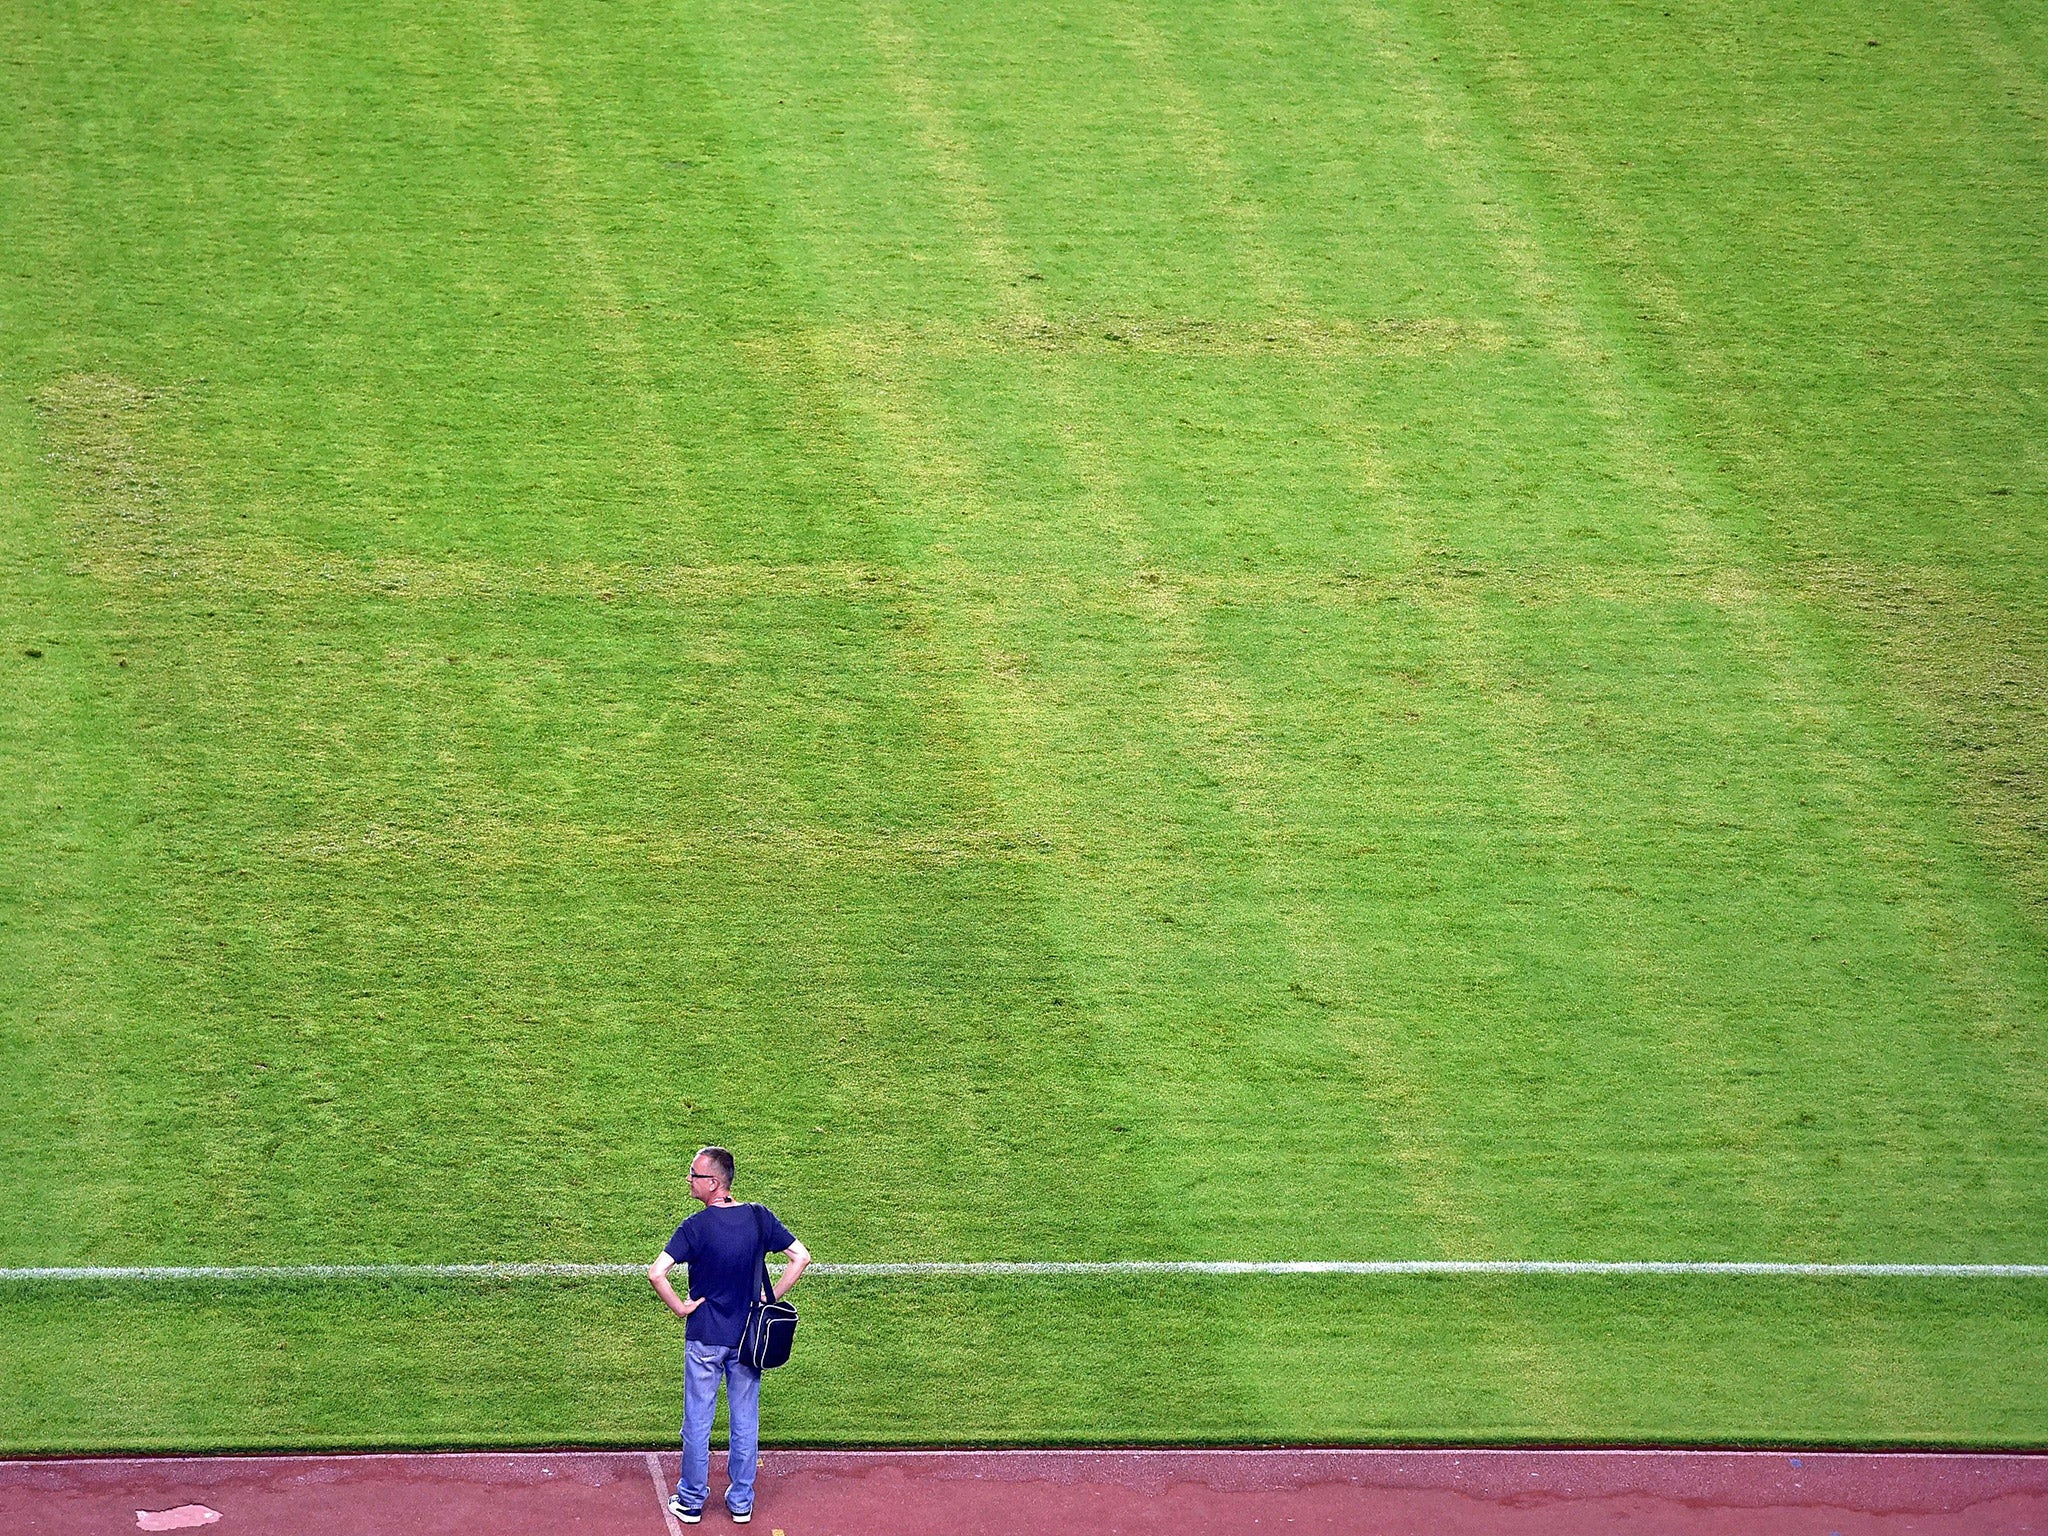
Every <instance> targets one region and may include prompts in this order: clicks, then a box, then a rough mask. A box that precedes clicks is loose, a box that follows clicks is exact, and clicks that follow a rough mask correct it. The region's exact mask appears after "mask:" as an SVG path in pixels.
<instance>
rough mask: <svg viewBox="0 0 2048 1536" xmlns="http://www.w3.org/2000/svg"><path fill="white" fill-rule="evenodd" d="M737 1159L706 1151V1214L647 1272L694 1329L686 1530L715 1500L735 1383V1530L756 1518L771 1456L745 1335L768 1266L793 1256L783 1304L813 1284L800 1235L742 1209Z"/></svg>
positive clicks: (682, 1502) (680, 1496)
mask: <svg viewBox="0 0 2048 1536" xmlns="http://www.w3.org/2000/svg"><path fill="white" fill-rule="evenodd" d="M732 1175H733V1161H732V1154H731V1153H730V1152H728V1151H726V1150H725V1148H723V1147H706V1148H705V1149H704V1150H703V1151H702V1152H699V1153H698V1154H697V1157H696V1160H695V1161H694V1162H692V1163H691V1164H690V1195H691V1198H693V1199H695V1200H698V1201H701V1202H702V1203H703V1206H704V1209H703V1210H701V1211H699V1212H697V1214H696V1215H694V1216H692V1217H691V1218H690V1219H689V1220H688V1221H686V1222H684V1223H683V1224H682V1225H681V1226H680V1227H677V1228H676V1235H675V1236H674V1237H672V1238H670V1239H669V1240H668V1246H667V1247H666V1248H664V1249H663V1250H662V1251H661V1257H660V1258H658V1259H656V1260H655V1261H654V1262H653V1263H652V1264H650V1265H648V1266H647V1278H648V1280H649V1281H650V1282H651V1283H652V1284H653V1286H654V1289H655V1291H656V1292H657V1293H658V1294H659V1295H660V1297H661V1299H662V1300H663V1301H665V1302H667V1303H668V1307H669V1310H670V1311H671V1312H673V1313H675V1315H676V1316H677V1317H680V1318H682V1319H683V1320H684V1322H685V1323H686V1324H687V1327H686V1328H685V1330H684V1333H683V1475H682V1477H681V1478H680V1479H678V1480H677V1482H676V1496H675V1497H674V1498H672V1499H670V1500H669V1501H668V1509H669V1513H670V1514H672V1515H674V1516H675V1517H676V1518H677V1519H678V1520H680V1521H682V1522H683V1524H685V1525H695V1524H696V1523H697V1522H698V1521H699V1520H702V1519H703V1518H704V1505H705V1503H706V1501H707V1500H709V1499H710V1497H711V1420H712V1416H713V1415H714V1414H716V1413H717V1411H718V1381H719V1378H720V1377H721V1376H722V1377H724V1378H725V1410H726V1418H727V1421H728V1424H729V1426H730V1429H731V1449H730V1451H729V1452H728V1454H727V1456H726V1467H725V1470H726V1478H727V1482H728V1484H729V1486H728V1487H727V1488H726V1490H725V1507H726V1510H727V1511H728V1512H729V1513H730V1514H731V1515H732V1518H733V1523H734V1524H736V1525H745V1524H746V1523H747V1522H748V1521H749V1520H751V1519H752V1518H753V1516H754V1469H755V1467H756V1466H757V1465H758V1464H759V1461H760V1448H761V1373H760V1372H759V1371H757V1370H754V1369H753V1368H752V1367H751V1366H745V1365H742V1364H740V1352H739V1342H740V1332H741V1330H742V1329H743V1328H745V1327H746V1323H747V1309H748V1308H749V1307H750V1306H752V1305H753V1303H754V1301H755V1299H756V1296H757V1292H756V1290H755V1286H756V1284H757V1282H758V1280H759V1278H760V1274H761V1263H762V1260H763V1259H764V1258H765V1257H766V1256H767V1255H768V1254H771V1253H782V1252H785V1251H787V1252H788V1254H789V1267H788V1268H787V1269H785V1270H783V1272H782V1275H781V1278H779V1279H778V1280H777V1281H776V1282H775V1299H776V1300H777V1301H780V1300H782V1298H783V1297H784V1296H786V1295H788V1294H789V1288H790V1287H791V1286H793V1285H795V1284H796V1283H797V1281H798V1280H799V1279H801V1278H802V1277H803V1272H804V1267H805V1266H806V1265H808V1264H809V1263H810V1262H811V1252H810V1250H809V1249H808V1248H806V1247H804V1245H803V1244H802V1243H800V1242H798V1241H797V1240H796V1239H795V1238H794V1237H793V1236H791V1235H790V1230H789V1228H787V1227H785V1226H784V1225H783V1224H782V1223H781V1222H779V1221H777V1220H776V1219H775V1213H774V1212H773V1211H771V1210H769V1209H768V1207H767V1206H765V1205H742V1204H740V1202H739V1201H737V1200H735V1199H733V1197H732ZM678 1264H682V1265H686V1266H688V1268H689V1272H690V1299H689V1300H688V1301H685V1300H683V1299H682V1297H680V1296H678V1295H676V1292H675V1287H674V1286H672V1285H670V1284H669V1279H668V1272H669V1270H670V1269H672V1268H673V1267H674V1266H676V1265H678Z"/></svg>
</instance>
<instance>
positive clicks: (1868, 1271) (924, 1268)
mask: <svg viewBox="0 0 2048 1536" xmlns="http://www.w3.org/2000/svg"><path fill="white" fill-rule="evenodd" d="M646 1272H647V1266H646V1265H644V1264H142V1265H132V1266H113V1265H50V1266H43V1267H35V1268H22V1269H0V1283H7V1282H11V1281H35V1280H165V1281H176V1280H556V1279H565V1280H581V1279H622V1278H626V1277H630V1276H637V1275H644V1274H645V1273H646ZM806 1273H807V1274H812V1275H839V1276H842V1277H845V1278H848V1279H865V1278H874V1277H888V1276H895V1275H957V1276H964V1277H970V1278H973V1277H990V1278H1001V1277H1005V1276H1040V1275H1043V1276H1056V1275H1757V1276H1787V1277H1800V1276H1806V1277H1814V1278H1820V1279H1832V1278H1843V1279H1852V1278H1866V1279H1880V1280H1909V1279H1910V1280H1941V1279H1953V1280H2048V1264H1797V1263H1779V1262H1772V1261H1749V1260H1716V1259H1710V1260H1697V1261H1689V1260H1665V1259H1639V1260H1633V1259H1632V1260H1609V1259H1276V1260H1249V1259H1248V1260H1239V1259H1099V1260H1035V1259H1020V1260H1007V1259H992V1260H978V1259H974V1260H944V1259H940V1260H915V1261H904V1262H901V1263H883V1264H813V1265H812V1266H811V1267H810V1268H809V1270H807V1271H806Z"/></svg>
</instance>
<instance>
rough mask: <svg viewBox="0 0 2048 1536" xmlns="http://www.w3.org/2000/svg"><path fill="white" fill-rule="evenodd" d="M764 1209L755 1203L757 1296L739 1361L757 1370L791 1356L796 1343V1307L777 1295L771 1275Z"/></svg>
mask: <svg viewBox="0 0 2048 1536" xmlns="http://www.w3.org/2000/svg"><path fill="white" fill-rule="evenodd" d="M761 1210H762V1207H761V1206H760V1205H759V1204H758V1203H756V1204H755V1206H754V1252H755V1254H756V1258H755V1261H754V1262H755V1263H756V1265H757V1266H759V1267H758V1268H757V1269H756V1271H755V1275H754V1299H753V1301H752V1302H751V1303H749V1304H748V1306H747V1325H746V1327H744V1328H742V1329H741V1330H740V1364H741V1365H749V1366H752V1367H753V1368H754V1369H755V1370H757V1371H767V1370H773V1369H774V1368H775V1367H776V1366H778V1365H781V1364H782V1363H783V1362H785V1361H786V1360H788V1359H789V1351H790V1348H791V1346H793V1345H794V1344H795V1343H796V1307H795V1305H794V1304H792V1303H790V1302H787V1301H777V1300H776V1299H775V1287H774V1286H773V1285H772V1284H770V1282H769V1279H768V1249H767V1247H766V1246H765V1245H766V1243H767V1239H766V1238H765V1237H764V1236H763V1235H762V1233H761Z"/></svg>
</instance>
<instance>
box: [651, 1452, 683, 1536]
mask: <svg viewBox="0 0 2048 1536" xmlns="http://www.w3.org/2000/svg"><path fill="white" fill-rule="evenodd" d="M647 1475H648V1476H649V1477H651V1478H653V1479H654V1497H655V1500H656V1502H658V1503H659V1504H660V1506H661V1518H662V1523H663V1524H665V1525H666V1526H667V1527H668V1536H683V1527H682V1525H681V1523H680V1522H679V1521H678V1520H677V1519H676V1517H675V1516H674V1515H672V1514H670V1513H669V1512H668V1479H667V1478H665V1477H663V1476H662V1475H661V1458H660V1457H658V1456H656V1455H655V1454H654V1452H652V1451H649V1452H648V1453H647Z"/></svg>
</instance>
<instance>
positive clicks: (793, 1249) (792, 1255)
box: [775, 1237, 811, 1301]
mask: <svg viewBox="0 0 2048 1536" xmlns="http://www.w3.org/2000/svg"><path fill="white" fill-rule="evenodd" d="M788 1252H789V1264H788V1266H787V1267H786V1268H784V1270H783V1271H782V1273H781V1274H780V1275H777V1276H776V1277H775V1299H776V1300H777V1301H780V1300H782V1298H783V1297H785V1296H787V1295H788V1294H789V1292H790V1288H791V1287H792V1286H794V1285H795V1284H796V1283H797V1281H799V1280H801V1279H803V1277H804V1271H805V1270H806V1269H808V1268H809V1267H810V1264H811V1250H810V1249H808V1248H806V1247H805V1246H804V1245H803V1244H802V1243H800V1242H798V1241H797V1240H796V1239H795V1238H793V1237H792V1238H791V1239H790V1240H789V1249H788Z"/></svg>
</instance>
